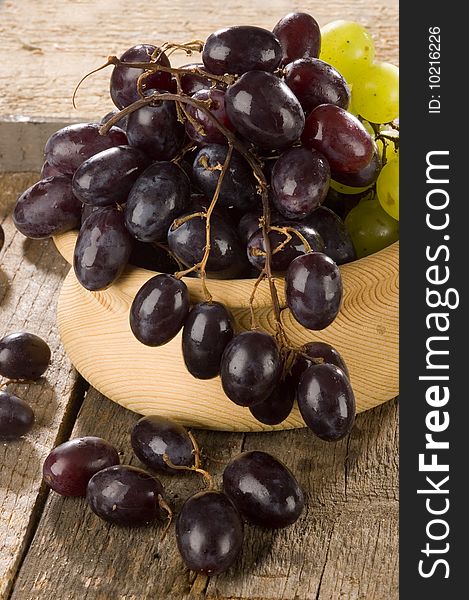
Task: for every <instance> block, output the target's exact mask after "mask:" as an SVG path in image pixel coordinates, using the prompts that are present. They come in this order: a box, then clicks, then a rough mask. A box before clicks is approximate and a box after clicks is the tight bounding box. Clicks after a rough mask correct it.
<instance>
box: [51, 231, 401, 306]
mask: <svg viewBox="0 0 469 600" xmlns="http://www.w3.org/2000/svg"><path fill="white" fill-rule="evenodd" d="M77 238H78V230H76V229H74V230H71V231H67V232H65V233H61V234H58V235H55V236H53V241H54V244H55V246H56V248H57V250H58V251H59V253H60V254H61V255H62V257H63V258H64V259H65V260H66V261H67V262H68V263H69V264H70V265H73V252H74V249H75V244H76V241H77ZM385 255H387V256H386V259H387V260H390V261H392V262H393V263H396V264H398V261H399V241H396V242H394V243H393V244H391V245H390V246H387V247H386V248H383V249H382V250H380V251H379V252H376V253H375V254H370V255H369V256H365V257H364V258H359V259H357V260H355V261H353V262H351V263H347V264H345V265H341V266H340V267H339V268H340V271H341V273H342V275H343V276H344V275H345V277H344V279H347V278H350V277H352V278H353V277H354V276H355V275H356V274H357V270H358V271H359V270H360V269H361V268H362V266H365V265H366V266H367V268H368V269H369V268H370V267H371V268H373V263H374V262H376V263H379V262H381V259H382V258H383V257H384V256H385ZM157 274H158V272H157V271H150V270H148V269H144V268H142V267H136V266H134V265H130V266H128V267H126V269H125V270H124V273H123V274H122V275H121V277H120V278H119V280H118V281H117V282H115V283H114V284H113V285H112V286H111V287H110V288H108V289H107V290H105V291H108V292H109V291H112V292H115V293H119V292H120V293H123V294H125V295H127V296H130V297H132V298H133V297H134V296H135V294H136V293H137V291H138V290H139V289H140V287H141V286H142V285H143V284H144V283H145V282H146V281H148V280H149V279H151V278H152V277H154V276H155V275H157ZM182 281H184V283H185V284H186V285H187V287H188V288H189V292H190V295H191V298H192V299H193V300H194V301H196V302H201V301H203V300H204V299H205V298H204V295H203V290H202V286H201V285H200V280H199V279H198V278H195V277H183V278H182ZM254 281H255V280H254V279H208V280H207V286H208V288H209V290H210V293H211V295H212V297H213V300H214V301H219V302H223V303H224V304H226V306H228V307H232V308H246V309H249V308H250V298H251V294H252V289H253V284H254ZM274 281H275V284H276V287H277V291H278V295H279V301H280V308H281V309H284V308H286V307H287V303H286V299H285V291H284V281H285V280H284V278H283V277H274ZM90 293H98V294H99V293H102V292H90ZM271 307H272V300H271V296H270V289H269V284H268V282H267V281H262V282H261V283H260V284H259V286H258V288H257V291H256V297H255V300H254V302H253V308H255V309H267V308H268V309H271Z"/></svg>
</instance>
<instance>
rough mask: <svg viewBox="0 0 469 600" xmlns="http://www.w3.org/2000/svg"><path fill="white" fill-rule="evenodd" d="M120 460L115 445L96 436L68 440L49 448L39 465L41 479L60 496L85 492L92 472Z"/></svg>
mask: <svg viewBox="0 0 469 600" xmlns="http://www.w3.org/2000/svg"><path fill="white" fill-rule="evenodd" d="M118 464H119V454H118V453H117V450H116V449H115V448H114V446H111V444H109V442H106V440H103V439H102V438H99V437H91V436H89V437H81V438H75V439H73V440H69V441H68V442H64V443H63V444H60V446H57V447H56V448H54V449H53V450H52V452H51V453H50V454H49V456H48V457H47V458H46V460H45V462H44V466H43V469H42V473H43V477H44V481H45V482H46V483H47V485H48V486H49V487H51V488H52V489H53V490H54V492H57V494H60V495H61V496H85V495H86V486H87V485H88V482H89V480H90V479H91V478H92V477H93V475H94V474H95V473H97V472H98V471H101V470H102V469H105V468H106V467H110V466H111V465H118Z"/></svg>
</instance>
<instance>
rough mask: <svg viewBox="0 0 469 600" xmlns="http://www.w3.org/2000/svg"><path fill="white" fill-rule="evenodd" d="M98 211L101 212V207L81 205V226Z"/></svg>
mask: <svg viewBox="0 0 469 600" xmlns="http://www.w3.org/2000/svg"><path fill="white" fill-rule="evenodd" d="M98 210H101V206H91V204H83V205H82V209H81V225H83V223H84V222H85V221H86V219H87V218H88V217H89V216H90V215H91V213H94V212H96V211H98Z"/></svg>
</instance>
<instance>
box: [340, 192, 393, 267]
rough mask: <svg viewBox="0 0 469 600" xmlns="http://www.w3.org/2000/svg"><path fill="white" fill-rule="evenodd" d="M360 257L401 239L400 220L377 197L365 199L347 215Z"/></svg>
mask: <svg viewBox="0 0 469 600" xmlns="http://www.w3.org/2000/svg"><path fill="white" fill-rule="evenodd" d="M345 226H346V227H347V229H348V232H349V233H350V236H351V238H352V241H353V245H354V246H355V250H356V253H357V257H358V258H363V257H364V256H368V255H369V254H374V253H375V252H379V250H382V249H383V248H386V247H387V246H390V245H391V244H393V243H394V242H396V241H397V240H398V239H399V221H396V220H395V219H393V218H392V217H390V216H389V215H388V214H387V212H385V211H384V210H383V209H382V207H381V205H380V203H379V202H378V200H377V199H376V198H372V199H364V200H362V201H361V202H360V203H359V204H358V206H356V207H355V208H352V210H351V211H350V212H349V214H348V215H347V216H346V217H345Z"/></svg>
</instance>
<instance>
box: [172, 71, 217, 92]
mask: <svg viewBox="0 0 469 600" xmlns="http://www.w3.org/2000/svg"><path fill="white" fill-rule="evenodd" d="M179 68H180V69H187V70H190V69H194V68H197V69H199V70H200V71H205V66H204V64H203V63H189V64H187V65H182V66H180V67H179ZM180 78H181V88H182V91H183V92H184V93H185V94H187V95H188V96H193V95H194V94H196V93H197V92H200V90H208V89H209V88H211V87H212V82H211V81H210V79H208V78H207V77H203V76H202V75H197V74H196V73H188V74H187V75H181V76H180Z"/></svg>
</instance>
